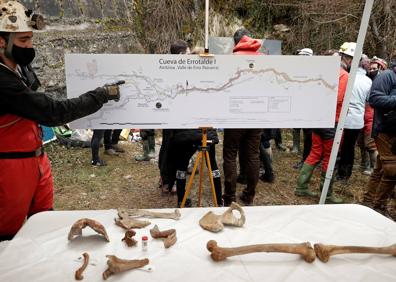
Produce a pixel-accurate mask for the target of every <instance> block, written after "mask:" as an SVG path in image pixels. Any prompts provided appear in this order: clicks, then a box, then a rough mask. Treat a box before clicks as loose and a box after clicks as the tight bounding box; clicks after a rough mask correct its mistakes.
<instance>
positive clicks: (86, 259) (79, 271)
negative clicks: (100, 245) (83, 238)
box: [74, 253, 89, 280]
mask: <svg viewBox="0 0 396 282" xmlns="http://www.w3.org/2000/svg"><path fill="white" fill-rule="evenodd" d="M83 257H84V263H83V265H82V266H81V267H80V268H79V269H77V270H76V273H75V275H74V278H76V280H83V279H84V276H83V275H82V274H83V272H84V270H85V269H86V268H87V266H88V263H89V255H88V254H87V253H83Z"/></svg>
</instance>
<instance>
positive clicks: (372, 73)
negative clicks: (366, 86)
mask: <svg viewBox="0 0 396 282" xmlns="http://www.w3.org/2000/svg"><path fill="white" fill-rule="evenodd" d="M377 74H378V70H376V71H371V72H369V73H368V74H367V76H368V77H370V78H371V79H374V78H375V77H376V76H377Z"/></svg>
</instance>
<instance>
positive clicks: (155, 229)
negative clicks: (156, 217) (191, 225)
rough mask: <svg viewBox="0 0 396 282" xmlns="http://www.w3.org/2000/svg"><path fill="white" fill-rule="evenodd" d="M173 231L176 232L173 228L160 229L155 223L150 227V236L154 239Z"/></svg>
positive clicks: (164, 236)
mask: <svg viewBox="0 0 396 282" xmlns="http://www.w3.org/2000/svg"><path fill="white" fill-rule="evenodd" d="M175 232H176V230H175V229H168V230H164V231H160V230H159V228H158V226H157V225H155V226H154V227H153V228H152V229H150V234H151V237H153V238H155V239H158V238H166V237H168V236H169V235H171V234H172V233H175Z"/></svg>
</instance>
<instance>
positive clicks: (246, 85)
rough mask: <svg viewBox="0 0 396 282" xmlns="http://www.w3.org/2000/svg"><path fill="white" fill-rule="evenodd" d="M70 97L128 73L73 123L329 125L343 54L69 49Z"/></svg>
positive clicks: (132, 125)
mask: <svg viewBox="0 0 396 282" xmlns="http://www.w3.org/2000/svg"><path fill="white" fill-rule="evenodd" d="M65 64H66V82H67V95H68V97H69V98H72V97H77V96H78V95H80V94H82V93H84V92H87V91H89V90H92V89H95V88H96V87H98V86H101V85H103V84H105V83H111V82H115V81H118V80H125V82H126V83H125V84H124V85H122V86H121V100H120V101H119V102H114V101H110V102H109V103H107V104H106V105H105V106H104V107H103V108H102V109H101V110H100V111H98V112H97V113H95V114H92V115H90V116H88V117H85V118H83V119H80V120H77V121H75V122H73V123H72V124H71V126H72V127H73V128H96V129H107V128H141V129H143V128H153V129H159V128H197V127H201V126H212V127H215V128H328V127H333V126H334V118H335V111H336V100H337V89H338V76H339V66H340V62H339V58H337V57H331V56H329V57H319V56H314V57H303V56H255V55H249V56H248V55H216V56H214V57H199V56H194V55H125V54H123V55H119V54H117V55H116V54H114V55H113V54H111V55H110V54H101V55H94V54H91V55H88V54H69V55H66V61H65Z"/></svg>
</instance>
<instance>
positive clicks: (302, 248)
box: [206, 240, 315, 262]
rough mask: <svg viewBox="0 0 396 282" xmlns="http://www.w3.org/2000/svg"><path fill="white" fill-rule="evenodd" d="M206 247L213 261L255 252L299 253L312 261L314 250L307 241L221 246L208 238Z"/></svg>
mask: <svg viewBox="0 0 396 282" xmlns="http://www.w3.org/2000/svg"><path fill="white" fill-rule="evenodd" d="M206 247H207V249H208V250H209V251H210V252H211V257H212V259H213V260H215V261H222V260H225V259H226V258H227V257H232V256H239V255H245V254H250V253H256V252H267V253H270V252H277V253H289V254H297V255H300V256H301V257H302V258H303V259H304V260H305V261H306V262H313V261H314V260H315V251H314V249H313V248H312V246H311V244H310V243H309V242H305V243H301V244H259V245H248V246H242V247H235V248H221V247H219V246H217V242H216V241H214V240H210V241H209V242H208V243H207V245H206Z"/></svg>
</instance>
